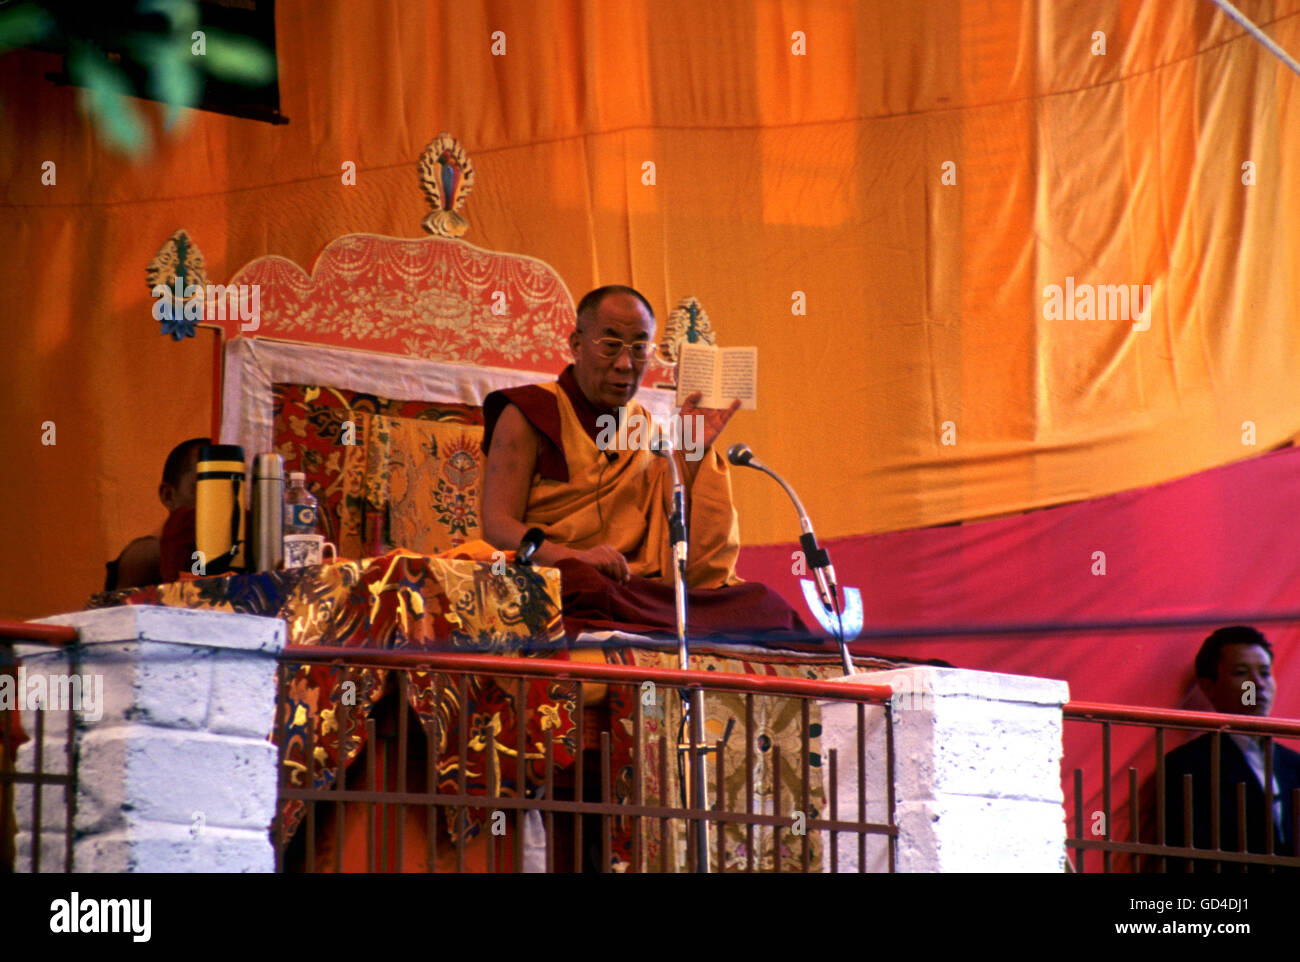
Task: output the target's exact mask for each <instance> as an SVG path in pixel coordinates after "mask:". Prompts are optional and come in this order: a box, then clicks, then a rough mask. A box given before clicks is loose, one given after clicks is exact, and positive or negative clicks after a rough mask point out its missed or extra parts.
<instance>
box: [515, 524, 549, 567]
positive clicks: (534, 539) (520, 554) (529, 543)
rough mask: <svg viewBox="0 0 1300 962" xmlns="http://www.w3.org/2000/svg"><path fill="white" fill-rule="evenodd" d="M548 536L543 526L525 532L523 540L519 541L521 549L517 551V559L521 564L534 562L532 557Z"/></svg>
mask: <svg viewBox="0 0 1300 962" xmlns="http://www.w3.org/2000/svg"><path fill="white" fill-rule="evenodd" d="M545 538H546V532H544V531H543V530H542V529H541V528H529V529H528V530H527V531H525V532H524V537H523V540H522V541H520V542H519V550H518V551H516V552H515V561H516V563H518V564H521V565H527V564H531V563H532V557H533V555H534V554H535V553H536V552H537V549H538V548H540V547H541V546H542V541H543V540H545Z"/></svg>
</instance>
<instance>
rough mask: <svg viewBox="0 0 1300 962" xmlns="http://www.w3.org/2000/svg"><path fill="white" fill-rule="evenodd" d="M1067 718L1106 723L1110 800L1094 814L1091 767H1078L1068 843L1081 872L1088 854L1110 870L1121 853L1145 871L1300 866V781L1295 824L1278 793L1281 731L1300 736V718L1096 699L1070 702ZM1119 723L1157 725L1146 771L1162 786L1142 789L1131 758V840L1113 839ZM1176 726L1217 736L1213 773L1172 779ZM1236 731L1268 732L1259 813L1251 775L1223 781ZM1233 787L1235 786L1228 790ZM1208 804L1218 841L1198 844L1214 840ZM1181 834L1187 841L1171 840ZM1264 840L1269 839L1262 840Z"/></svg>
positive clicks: (1294, 795) (1293, 804)
mask: <svg viewBox="0 0 1300 962" xmlns="http://www.w3.org/2000/svg"><path fill="white" fill-rule="evenodd" d="M1064 715H1065V721H1066V723H1067V724H1070V723H1073V724H1093V725H1098V726H1100V728H1101V748H1102V771H1101V779H1102V782H1101V796H1102V801H1101V806H1102V807H1101V809H1099V810H1098V811H1097V812H1094V813H1091V816H1090V817H1089V815H1088V814H1087V813H1085V812H1084V803H1083V800H1084V772H1083V769H1081V768H1075V769H1074V771H1073V800H1074V819H1073V826H1072V829H1073V831H1072V834H1071V836H1070V837H1069V838H1068V839H1067V840H1066V848H1067V849H1069V850H1073V852H1074V869H1075V871H1079V872H1083V871H1086V870H1087V868H1088V866H1089V862H1088V860H1087V857H1086V855H1087V853H1088V852H1100V853H1101V870H1102V871H1103V872H1111V871H1114V870H1115V867H1116V866H1115V861H1116V859H1115V857H1116V856H1117V855H1123V856H1127V859H1126V862H1127V866H1128V868H1129V870H1130V871H1135V872H1136V871H1145V872H1167V871H1189V872H1190V871H1198V870H1199V871H1215V872H1219V871H1224V870H1225V869H1226V870H1230V871H1231V870H1235V871H1246V870H1248V866H1261V867H1267V868H1268V870H1269V871H1275V870H1277V869H1278V868H1285V869H1300V788H1296V789H1294V790H1293V791H1292V792H1291V793H1290V799H1289V801H1290V808H1291V818H1290V819H1289V820H1287V821H1289V822H1290V824H1288V825H1279V824H1278V823H1277V819H1276V812H1275V803H1277V802H1280V801H1281V799H1280V798H1279V797H1275V795H1274V790H1273V782H1274V778H1273V775H1274V772H1273V764H1274V761H1273V759H1274V754H1273V751H1272V747H1273V739H1274V738H1275V737H1287V738H1297V737H1300V721H1295V720H1288V719H1267V718H1257V717H1253V716H1247V715H1225V714H1218V713H1214V712H1199V711H1181V710H1162V709H1153V708H1136V707H1129V706H1122V705H1107V704H1099V703H1093V702H1069V703H1068V704H1066V705H1065V707H1064ZM1117 725H1119V726H1128V727H1132V728H1138V729H1149V730H1151V731H1152V732H1153V734H1154V753H1153V756H1152V763H1151V766H1150V767H1149V768H1145V772H1144V773H1145V775H1146V776H1148V777H1150V778H1151V780H1152V782H1153V783H1154V784H1153V787H1152V788H1153V790H1148V791H1146V792H1144V791H1143V790H1142V786H1141V784H1140V781H1141V778H1140V776H1141V775H1142V774H1143V773H1140V772H1139V769H1138V767H1137V766H1132V765H1131V766H1129V768H1128V771H1127V775H1128V785H1127V787H1128V800H1127V806H1126V808H1127V812H1126V814H1127V821H1128V826H1127V827H1128V831H1127V832H1125V833H1123V834H1125V835H1126V836H1127V838H1124V839H1120V838H1115V837H1112V828H1113V823H1114V819H1113V816H1114V815H1116V814H1117V813H1116V811H1115V809H1114V807H1113V803H1114V799H1113V790H1112V782H1113V780H1114V773H1113V770H1112V769H1113V763H1112V751H1113V739H1114V727H1115V726H1117ZM1169 730H1173V731H1199V732H1205V733H1208V735H1209V737H1210V742H1209V766H1208V769H1209V770H1208V771H1207V772H1205V773H1204V774H1203V776H1202V775H1201V774H1200V773H1198V774H1197V776H1195V777H1194V776H1193V774H1191V773H1188V772H1183V773H1182V777H1181V778H1180V779H1179V778H1175V779H1173V780H1172V784H1170V781H1171V780H1170V779H1169V778H1168V767H1167V762H1168V757H1167V756H1168V752H1167V751H1166V732H1167V731H1169ZM1230 733H1238V734H1241V735H1247V736H1253V737H1257V738H1258V739H1259V741H1258V743H1259V746H1260V749H1261V759H1262V764H1263V766H1264V773H1263V774H1264V777H1263V779H1262V780H1261V781H1260V782H1259V784H1260V785H1261V786H1262V787H1263V789H1264V791H1263V797H1262V799H1261V801H1260V805H1259V806H1258V809H1257V810H1254V811H1252V810H1251V808H1250V807H1249V806H1248V805H1247V783H1246V782H1245V781H1237V782H1235V783H1233V784H1232V785H1227V786H1225V785H1224V784H1223V777H1224V772H1223V761H1222V760H1223V753H1224V750H1225V747H1226V743H1225V742H1224V738H1225V737H1226V736H1227V735H1229V734H1230ZM1230 750H1232V751H1236V750H1237V749H1236V748H1235V747H1234V748H1233V749H1230ZM1148 784H1150V783H1148ZM1225 788H1228V789H1230V791H1229V792H1226V793H1225V791H1224V789H1225ZM1171 789H1172V790H1173V791H1175V792H1178V793H1180V797H1179V796H1171V795H1170V790H1171ZM1225 801H1226V803H1227V804H1225ZM1207 807H1208V809H1209V816H1208V828H1209V838H1208V843H1207V844H1205V845H1198V844H1196V843H1197V842H1198V840H1199V841H1205V838H1204V836H1205V832H1200V833H1198V832H1197V831H1196V827H1197V824H1198V818H1199V819H1200V824H1201V825H1202V826H1204V825H1205V820H1204V815H1205V809H1206V808H1207ZM1171 812H1173V813H1174V814H1175V816H1177V815H1178V814H1181V816H1182V817H1181V820H1179V819H1177V818H1176V817H1175V819H1174V821H1175V822H1179V821H1180V822H1181V823H1180V824H1170V818H1169V815H1170V813H1171ZM1085 822H1091V823H1092V824H1091V825H1090V826H1089V828H1088V829H1085ZM1279 829H1280V830H1281V835H1282V836H1283V838H1284V839H1285V841H1284V842H1281V843H1279V841H1278V838H1277V835H1278V830H1279ZM1198 835H1199V836H1200V838H1199V839H1198ZM1228 836H1232V837H1235V839H1236V840H1237V846H1236V847H1235V848H1231V849H1230V848H1224V847H1223V845H1222V843H1223V842H1224V841H1225V838H1226V837H1228ZM1171 838H1172V839H1174V840H1176V842H1177V844H1175V843H1171V842H1170V839H1171ZM1261 838H1262V846H1261V845H1260V844H1259V841H1258V840H1260V839H1261ZM1261 848H1262V850H1260V849H1261ZM1092 864H1095V862H1094V863H1092Z"/></svg>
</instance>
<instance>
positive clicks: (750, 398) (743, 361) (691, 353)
mask: <svg viewBox="0 0 1300 962" xmlns="http://www.w3.org/2000/svg"><path fill="white" fill-rule="evenodd" d="M696 391H703V392H704V397H702V398H700V407H702V408H726V407H730V406H731V402H732V401H733V400H734V399H735V398H740V407H741V410H743V411H753V410H755V409H756V408H757V407H758V348H756V347H714V346H713V345H711V344H683V345H682V346H681V349H680V351H679V353H678V357H677V406H678V407H681V406H682V402H683V401H685V400H686V399H687V398H688V397H690V396H691V395H692V394H694V393H695V392H696Z"/></svg>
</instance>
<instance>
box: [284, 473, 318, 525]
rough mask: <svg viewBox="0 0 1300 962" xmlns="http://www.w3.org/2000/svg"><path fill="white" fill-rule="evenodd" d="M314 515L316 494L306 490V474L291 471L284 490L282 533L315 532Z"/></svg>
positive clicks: (315, 515) (315, 511)
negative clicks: (287, 484)
mask: <svg viewBox="0 0 1300 962" xmlns="http://www.w3.org/2000/svg"><path fill="white" fill-rule="evenodd" d="M316 517H317V505H316V496H315V495H314V494H312V493H311V492H310V491H308V490H307V476H306V475H305V474H303V473H302V472H301V471H291V472H290V473H289V486H288V487H287V488H285V491H284V533H285V534H287V535H288V534H317V533H318V529H317V524H316Z"/></svg>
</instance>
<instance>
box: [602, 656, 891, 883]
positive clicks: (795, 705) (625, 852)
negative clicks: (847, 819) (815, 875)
mask: <svg viewBox="0 0 1300 962" xmlns="http://www.w3.org/2000/svg"><path fill="white" fill-rule="evenodd" d="M716 650H717V649H713V651H716ZM607 657H608V660H609V661H610V662H611V663H614V662H616V661H618V662H621V663H623V664H629V665H638V666H641V667H645V668H666V669H675V668H677V667H679V665H678V661H677V654H676V653H675V652H668V651H654V650H647V649H639V648H621V649H618V650H617V653H615V652H614V651H610V652H608V653H607ZM690 666H691V669H692V670H693V671H717V672H721V673H727V674H731V673H743V674H751V675H769V676H773V677H781V678H810V679H828V678H837V677H840V676H841V675H843V674H844V671H843V668H842V667H841V666H840V664H839V662H838V660H837V659H835V658H830V657H824V656H816V655H807V654H802V655H795V654H789V653H782V652H778V651H772V652H767V653H763V654H761V655H736V656H731V657H728V656H724V655H720V654H714V653H712V651H711V652H710V653H693V654H692V655H691V658H690ZM881 667H888V666H886V665H882V666H881ZM639 695H640V693H639V692H638V691H635V690H630V689H628V688H626V687H616V686H611V687H610V690H609V712H610V719H611V723H612V725H613V728H614V731H613V733H612V736H611V739H610V751H611V767H612V769H613V771H612V772H611V782H610V784H611V785H612V786H613V798H614V801H616V802H621V803H625V804H630V803H631V802H632V801H633V798H634V794H633V791H634V786H633V778H634V765H633V752H634V751H635V737H636V733H635V730H634V728H633V726H634V719H635V715H634V711H635V707H636V706H635V704H634V703H633V702H632V701H631V699H632V698H635V697H639ZM656 697H657V700H658V703H659V705H660V707H661V708H662V717H655V716H657V715H658V714H659V713H658V712H646V711H645V710H644V708H643V712H642V724H643V726H644V730H643V732H642V745H643V746H644V749H645V758H644V759H643V761H642V765H641V773H642V774H641V778H642V797H643V798H644V800H645V804H646V805H670V806H681V805H682V794H681V783H680V780H679V775H678V760H677V756H676V753H675V750H674V746H675V745H676V744H677V742H678V738H679V736H680V737H681V740H682V741H683V742H685V741H686V740H687V738H686V736H685V733H684V732H683V731H682V729H681V716H682V711H681V699H680V698H679V697H678V694H677V692H676V691H675V690H673V689H668V688H663V687H661V688H659V689H658V692H657V696H656ZM704 701H705V719H704V732H705V739H706V741H707V742H708V744H709V745H710V746H712V745H714V744H715V743H716V742H718V741H720V740H721V739H722V738H723V737H724V733H725V732H726V730H727V726H728V724H730V725H731V726H732V730H731V734H730V736H729V738H728V740H727V742H726V751H725V752H724V755H723V784H722V798H721V799H720V800H719V798H718V795H717V789H716V785H715V784H714V771H715V769H714V766H715V764H716V761H715V758H714V756H713V755H712V754H710V755H708V756H707V758H708V763H707V764H708V774H707V785H708V791H709V804H710V805H711V806H714V805H719V806H720V807H721V808H723V809H725V810H726V811H728V812H744V811H745V793H746V790H747V789H746V778H745V741H746V738H747V736H748V735H749V734H750V733H749V731H748V729H747V728H746V713H745V695H744V694H742V693H739V692H725V691H706V692H705V698H704ZM801 710H802V701H801V700H800V699H797V698H787V697H783V696H764V695H756V696H754V715H753V732H752V735H753V739H754V772H753V782H754V785H753V793H754V798H753V810H754V812H755V813H756V814H764V815H771V814H774V812H775V804H774V789H775V787H779V790H780V793H781V811H782V813H783V814H784V815H787V816H789V815H791V813H792V812H793V811H795V810H803V811H805V814H806V815H807V818H808V820H809V821H811V820H812V819H814V818H818V817H820V816H821V814H822V813H825V812H826V811H827V803H826V791H825V779H824V773H823V764H822V757H821V749H820V743H821V713H820V710H819V709H818V707H817V703H816V702H815V701H814V702H812V704H811V705H810V710H809V728H808V735H809V739H808V752H809V781H810V784H809V786H808V798H809V804H808V808H807V809H806V810H804V809H803V808H802V806H803V783H802V764H803V759H802V731H803V728H802V718H801ZM661 737H663V738H664V739H665V743H664V744H665V745H666V746H667V750H668V752H669V753H670V754H669V758H668V766H667V768H668V784H666V785H663V784H660V771H661V768H660V765H661V758H660V738H661ZM774 748H779V749H780V752H779V755H780V768H779V771H778V772H777V774H776V779H775V781H776V786H775V787H774V785H773V770H772V759H773V757H774V753H773V749H774ZM636 821H637V820H636V819H632V818H620V819H615V826H614V832H613V845H612V852H613V854H612V858H613V863H614V864H613V866H612V868H613V870H614V871H629V870H634V866H633V865H632V860H633V847H632V840H633V834H634V833H635V832H637V831H638V829H637V828H636V825H635V823H636ZM687 831H688V828H687V823H685V822H683V821H674V822H671V823H670V825H669V829H668V833H667V838H666V839H665V838H664V837H663V836H662V835H661V833H660V827H659V822H658V820H657V819H648V818H647V819H641V820H640V828H639V833H640V861H641V864H640V870H641V871H644V872H658V871H661V866H662V864H663V859H664V847H665V846H666V847H667V849H668V851H667V867H668V871H670V872H684V871H686V868H687V864H688V863H687V853H686V832H687ZM724 832H725V840H724V852H725V861H724V863H723V865H722V866H717V865H715V866H714V867H713V870H714V871H726V872H743V871H745V870H746V865H747V862H748V859H749V857H750V851H749V849H748V847H747V846H748V842H747V834H746V829H745V827H744V826H741V825H734V824H733V825H727V826H726V827H725V829H724ZM804 840H805V836H802V835H797V834H795V832H794V830H793V824H791V825H789V826H786V827H783V828H782V829H781V830H780V832H779V839H777V840H776V841H777V842H778V843H779V846H780V858H781V871H783V872H798V871H801V870H802V869H801V865H802V857H803V845H804ZM807 840H808V842H809V851H810V855H809V857H810V864H809V869H810V871H813V872H819V871H821V867H822V853H823V848H824V841H823V839H822V837H821V835H820V833H811V834H810V835H809V836H807ZM714 844H715V845H716V843H714ZM773 846H774V838H773V830H772V829H771V828H770V827H767V826H757V827H755V829H754V851H753V859H754V870H755V871H761V872H771V871H772V870H773V868H774V863H773V855H774V851H773ZM710 858H716V849H715V850H714V851H711V852H710Z"/></svg>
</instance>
